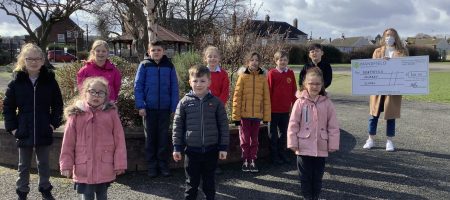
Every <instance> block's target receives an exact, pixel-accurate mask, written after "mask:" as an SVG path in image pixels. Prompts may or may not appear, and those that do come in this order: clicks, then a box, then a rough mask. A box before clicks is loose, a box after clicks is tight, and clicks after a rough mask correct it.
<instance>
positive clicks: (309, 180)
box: [297, 156, 325, 199]
mask: <svg viewBox="0 0 450 200" xmlns="http://www.w3.org/2000/svg"><path fill="white" fill-rule="evenodd" d="M297 168H298V171H299V178H300V187H301V191H302V195H303V197H304V198H305V199H318V198H319V194H320V191H321V190H322V178H323V173H324V170H325V158H324V157H312V156H297Z"/></svg>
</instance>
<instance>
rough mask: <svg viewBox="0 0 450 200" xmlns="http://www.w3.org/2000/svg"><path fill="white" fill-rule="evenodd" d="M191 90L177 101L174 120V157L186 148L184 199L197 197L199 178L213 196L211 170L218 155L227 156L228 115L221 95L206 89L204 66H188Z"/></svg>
mask: <svg viewBox="0 0 450 200" xmlns="http://www.w3.org/2000/svg"><path fill="white" fill-rule="evenodd" d="M189 84H190V86H191V88H192V91H191V92H189V93H188V94H186V95H185V96H184V97H183V99H181V101H180V102H179V103H178V107H177V110H176V112H175V117H174V122H173V136H172V138H173V145H174V152H173V159H174V160H175V161H179V160H181V152H183V151H184V152H185V153H186V155H185V159H184V167H185V173H186V190H185V199H192V200H195V199H197V191H198V186H199V184H200V179H202V181H203V188H202V189H203V193H204V194H205V196H206V199H215V194H216V189H215V177H214V170H215V169H216V167H217V159H221V160H224V159H226V158H227V148H228V144H229V132H228V119H227V113H226V112H225V108H224V106H223V104H222V102H220V99H219V98H217V97H215V96H213V95H212V94H211V93H209V90H208V87H209V86H210V84H211V76H210V71H209V69H208V68H207V67H204V66H201V67H199V66H194V67H191V69H189Z"/></svg>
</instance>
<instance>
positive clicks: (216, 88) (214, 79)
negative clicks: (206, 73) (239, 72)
mask: <svg viewBox="0 0 450 200" xmlns="http://www.w3.org/2000/svg"><path fill="white" fill-rule="evenodd" d="M209 90H211V93H212V94H213V95H214V96H216V97H219V99H220V101H221V102H222V103H223V105H225V106H226V105H227V101H228V97H229V96H230V80H229V79H228V73H227V71H225V70H224V69H222V68H220V71H211V85H210V86H209Z"/></svg>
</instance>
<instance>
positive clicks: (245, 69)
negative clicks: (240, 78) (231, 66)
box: [238, 67, 267, 75]
mask: <svg viewBox="0 0 450 200" xmlns="http://www.w3.org/2000/svg"><path fill="white" fill-rule="evenodd" d="M266 73H267V70H266V69H263V68H261V67H258V74H264V75H265V74H266ZM241 74H250V70H249V69H248V67H241V68H239V70H238V75H241Z"/></svg>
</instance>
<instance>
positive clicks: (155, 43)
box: [148, 41, 164, 49]
mask: <svg viewBox="0 0 450 200" xmlns="http://www.w3.org/2000/svg"><path fill="white" fill-rule="evenodd" d="M155 46H159V47H161V48H163V49H164V42H161V41H153V42H150V43H148V49H151V48H153V47H155Z"/></svg>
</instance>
